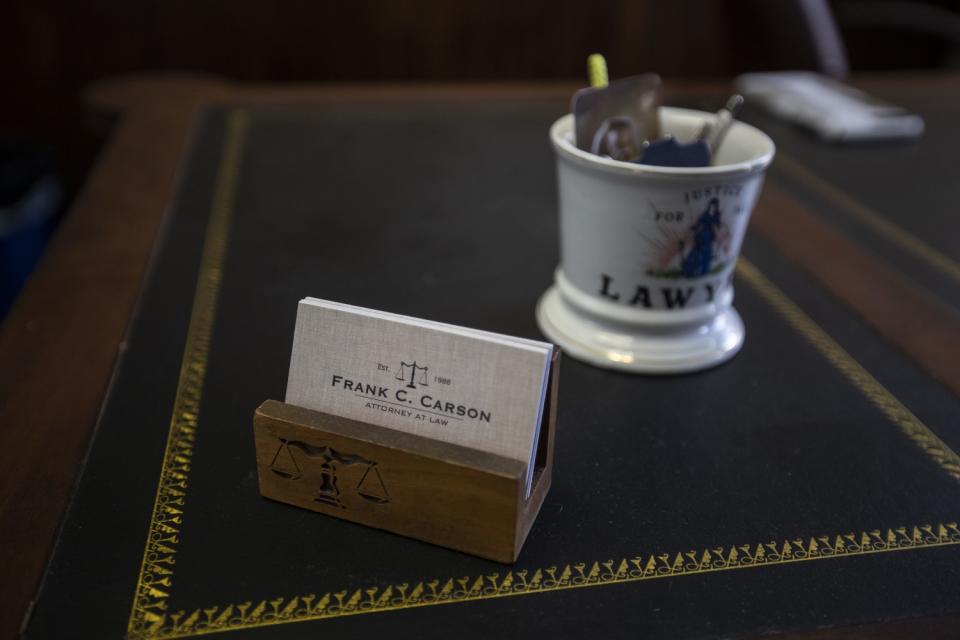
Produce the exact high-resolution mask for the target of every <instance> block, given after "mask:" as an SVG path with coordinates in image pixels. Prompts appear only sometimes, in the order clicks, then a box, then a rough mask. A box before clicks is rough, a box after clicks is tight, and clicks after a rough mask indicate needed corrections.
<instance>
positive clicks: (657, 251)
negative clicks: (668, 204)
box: [640, 197, 732, 278]
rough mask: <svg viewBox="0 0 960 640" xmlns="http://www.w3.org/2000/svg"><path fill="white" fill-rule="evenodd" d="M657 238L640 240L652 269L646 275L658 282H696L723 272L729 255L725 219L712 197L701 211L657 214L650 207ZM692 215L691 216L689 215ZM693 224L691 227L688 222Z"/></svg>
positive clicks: (722, 210) (648, 269)
mask: <svg viewBox="0 0 960 640" xmlns="http://www.w3.org/2000/svg"><path fill="white" fill-rule="evenodd" d="M651 207H653V210H654V218H655V220H656V222H657V225H656V229H657V231H659V236H657V237H650V236H648V235H646V234H644V233H641V234H640V236H641V238H642V239H643V240H644V242H646V243H647V244H648V246H649V252H648V253H647V255H648V256H651V257H652V261H653V263H654V264H653V265H649V264H648V267H647V275H650V276H654V277H657V278H699V277H702V276H707V275H711V274H714V273H717V272H719V271H722V270H723V269H724V267H726V266H727V264H728V263H729V258H730V255H731V248H732V247H731V233H730V227H729V220H728V216H727V215H725V210H724V209H722V208H721V206H720V199H719V198H716V197H713V198H710V200H709V201H708V202H707V204H706V206H705V207H704V208H702V209H692V210H691V209H689V208H688V209H686V210H681V211H660V210H658V209H657V208H656V207H655V206H653V203H651ZM691 213H692V214H693V215H691ZM691 219H692V220H693V222H692V223H691V222H690V220H691Z"/></svg>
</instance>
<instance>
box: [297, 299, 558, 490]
mask: <svg viewBox="0 0 960 640" xmlns="http://www.w3.org/2000/svg"><path fill="white" fill-rule="evenodd" d="M552 355H553V345H550V344H547V343H544V342H537V341H535V340H526V339H523V338H514V337H511V336H505V335H500V334H496V333H489V332H487V331H479V330H476V329H468V328H465V327H457V326H454V325H448V324H443V323H440V322H432V321H429V320H420V319H417V318H411V317H407V316H401V315H396V314H392V313H386V312H383V311H375V310H372V309H364V308H361V307H354V306H351V305H346V304H340V303H336V302H329V301H326V300H319V299H316V298H306V299H304V300H301V301H300V304H299V306H298V308H297V325H296V330H295V332H294V337H293V355H292V356H291V358H290V376H289V378H288V380H287V396H286V402H287V403H288V404H293V405H297V406H301V407H306V408H308V409H314V410H317V411H323V412H325V413H329V414H333V415H338V416H342V417H345V418H351V419H354V420H361V421H363V422H368V423H371V424H376V425H379V426H382V427H388V428H391V429H396V430H398V431H405V432H408V433H412V434H415V435H418V436H424V437H427V438H433V439H436V440H442V441H444V442H450V443H453V444H457V445H460V446H464V447H469V448H471V449H479V450H481V451H487V452H490V453H495V454H498V455H501V456H504V457H507V458H511V459H514V460H519V461H521V462H523V463H525V464H526V465H527V475H526V493H527V495H529V493H530V485H531V481H532V479H533V463H534V456H535V455H536V450H537V443H538V441H539V438H540V423H541V421H542V418H543V411H544V400H545V398H546V393H547V380H548V377H549V372H550V361H551V358H552Z"/></svg>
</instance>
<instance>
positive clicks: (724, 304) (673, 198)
mask: <svg viewBox="0 0 960 640" xmlns="http://www.w3.org/2000/svg"><path fill="white" fill-rule="evenodd" d="M714 118H715V115H714V114H711V113H706V112H701V111H692V110H689V109H678V108H673V107H662V108H661V109H660V122H661V128H662V129H663V131H664V132H665V133H668V134H671V135H672V136H674V137H675V138H676V139H677V140H678V141H680V142H685V141H690V140H693V139H694V138H695V137H696V135H697V133H698V132H699V131H700V129H701V128H702V126H703V124H704V122H706V121H712V120H713V119H714ZM550 139H551V142H552V143H553V148H554V151H555V153H556V157H557V181H558V192H559V204H560V266H559V267H558V268H557V271H556V275H555V282H554V285H553V286H552V287H551V288H550V289H549V290H548V291H547V292H546V293H545V294H544V296H543V297H542V298H541V300H540V302H539V304H538V306H537V321H538V323H539V325H540V328H541V329H542V330H543V332H544V334H545V335H546V336H547V337H548V338H550V339H551V340H552V341H553V342H555V343H557V344H558V345H560V346H561V347H562V348H563V349H564V350H565V351H566V352H567V353H568V354H569V355H571V356H573V357H575V358H577V359H579V360H583V361H586V362H589V363H591V364H594V365H598V366H602V367H607V368H612V369H622V370H628V371H635V372H644V373H679V372H684V371H695V370H698V369H703V368H706V367H710V366H713V365H716V364H719V363H721V362H723V361H725V360H727V359H729V358H731V357H732V356H733V355H734V354H735V353H736V352H737V351H738V350H739V349H740V347H741V345H742V344H743V338H744V328H743V322H742V321H741V319H740V316H739V315H738V314H737V312H736V310H735V309H734V308H733V306H732V303H733V286H732V282H731V281H732V278H733V271H734V267H735V266H736V260H737V256H738V255H739V253H740V246H741V244H742V243H743V237H744V234H745V233H746V229H747V222H748V221H749V219H750V213H751V211H752V210H753V206H754V203H755V202H756V200H757V196H758V195H759V193H760V188H761V186H762V184H763V176H764V172H765V170H766V168H767V166H768V165H769V164H770V162H771V160H772V159H773V155H774V144H773V141H772V140H770V138H769V137H768V136H767V135H766V134H764V133H763V132H762V131H760V130H758V129H756V128H754V127H751V126H750V125H747V124H744V123H742V122H734V123H733V125H732V126H731V128H730V130H729V131H728V132H727V135H726V137H725V138H724V140H723V143H722V144H721V145H720V147H719V149H718V152H717V153H716V156H715V158H714V164H712V165H711V166H708V167H660V166H653V165H644V164H635V163H631V162H620V161H617V160H612V159H610V158H605V157H601V156H598V155H594V154H592V153H589V152H587V151H583V150H581V149H578V148H577V147H576V145H575V144H574V139H573V116H571V115H566V116H564V117H562V118H560V119H559V120H557V121H556V122H555V123H554V124H553V126H552V127H551V128H550Z"/></svg>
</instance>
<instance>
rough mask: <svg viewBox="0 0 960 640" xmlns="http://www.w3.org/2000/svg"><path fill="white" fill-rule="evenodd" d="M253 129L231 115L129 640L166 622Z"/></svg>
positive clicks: (244, 117) (241, 115) (242, 115)
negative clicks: (244, 159)
mask: <svg viewBox="0 0 960 640" xmlns="http://www.w3.org/2000/svg"><path fill="white" fill-rule="evenodd" d="M249 124H250V117H249V114H248V113H247V112H246V111H242V110H236V111H231V112H230V116H229V118H228V120H227V131H226V140H225V142H224V148H223V158H222V160H221V163H220V169H219V172H218V175H217V181H216V187H215V191H214V194H213V202H212V207H211V212H210V220H209V222H208V223H207V233H206V238H205V239H204V244H203V253H202V255H201V258H200V272H199V274H198V276H197V287H196V290H195V292H194V297H193V310H192V311H191V313H190V325H189V328H188V329H187V339H186V344H185V346H184V352H183V362H182V363H181V365H180V377H179V380H178V382H177V391H176V396H175V399H174V403H173V415H172V416H171V418H170V430H169V433H168V435H167V446H166V450H165V451H164V454H163V464H162V466H161V467H160V481H159V483H158V484H157V493H156V496H155V497H154V500H153V513H152V515H151V517H150V528H149V530H148V532H147V541H146V546H145V548H144V551H143V559H142V561H141V564H140V574H139V575H138V576H137V587H136V591H135V593H134V598H133V607H132V610H131V612H130V620H129V622H128V624H127V631H128V634H129V635H130V636H131V637H135V636H142V635H143V631H144V629H147V628H150V627H151V626H152V625H154V624H156V622H157V621H158V620H162V619H163V618H164V616H165V615H166V611H167V601H168V598H169V597H170V589H171V588H172V586H173V584H172V580H173V570H174V566H175V564H176V552H177V544H179V542H180V525H181V524H182V518H183V509H184V501H185V498H186V491H187V480H188V478H189V475H190V462H191V459H192V457H193V445H194V442H195V440H196V433H197V419H198V416H199V413H200V398H201V396H202V394H203V383H204V379H205V377H206V373H207V357H208V355H209V351H210V337H211V333H212V332H213V321H214V318H215V317H216V312H217V298H218V296H219V294H220V282H221V280H222V278H223V261H224V257H225V255H226V250H227V239H228V236H229V233H230V222H231V219H232V217H233V196H234V192H235V187H236V182H237V175H238V174H239V169H240V158H241V153H242V150H243V145H244V141H245V139H246V133H247V128H248V127H249Z"/></svg>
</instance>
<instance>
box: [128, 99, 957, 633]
mask: <svg viewBox="0 0 960 640" xmlns="http://www.w3.org/2000/svg"><path fill="white" fill-rule="evenodd" d="M249 123H250V118H249V114H248V113H247V112H246V111H244V110H239V109H238V110H233V111H231V112H230V113H229V115H228V119H227V133H226V140H225V143H224V151H223V158H222V161H221V165H220V170H219V173H218V176H217V183H216V188H215V192H214V198H213V203H212V209H211V214H210V220H209V222H208V227H207V234H206V238H205V241H204V247H203V254H202V257H201V264H200V273H199V276H198V279H197V287H196V292H195V295H194V301H193V310H192V312H191V317H190V325H189V329H188V331H187V339H186V344H185V347H184V356H183V363H182V365H181V370H180V378H179V382H178V386H177V391H176V396H175V400H174V408H173V414H172V417H171V421H170V431H169V434H168V440H167V445H166V450H165V452H164V458H163V464H162V466H161V473H160V481H159V483H158V487H157V493H156V497H155V499H154V505H153V512H152V515H151V520H150V527H149V530H148V533H147V541H146V545H145V549H144V555H143V559H142V563H141V568H140V573H139V576H138V578H137V584H136V591H135V594H134V599H133V605H132V609H131V613H130V619H129V623H128V627H127V633H128V637H130V638H135V639H148V638H180V637H186V636H191V635H201V634H207V633H215V632H223V631H232V630H238V629H249V628H254V627H263V626H269V625H275V624H283V623H290V622H302V621H307V620H320V619H324V618H332V617H340V616H348V615H357V614H362V613H374V612H380V611H392V610H396V609H406V608H413V607H422V606H429V605H437V604H447V603H453V602H467V601H473V600H482V599H489V598H502V597H507V596H516V595H529V594H535V593H542V592H547V591H557V590H562V589H574V588H585V587H592V586H600V585H611V584H620V583H625V582H636V581H642V580H654V579H657V578H665V577H675V576H681V575H696V574H703V573H713V572H718V571H729V570H733V569H745V568H750V567H758V566H770V565H780V564H789V563H795V562H801V561H809V560H822V559H827V558H836V557H851V556H861V555H868V554H876V553H884V552H891V551H903V550H910V549H919V548H931V547H941V546H948V545H958V544H960V529H958V525H957V523H956V522H947V523H937V524H924V525H916V526H911V527H900V528H897V529H887V530H885V531H881V530H879V529H878V530H872V531H860V532H857V533H853V532H849V533H844V534H837V535H825V536H819V537H813V538H809V539H807V538H794V539H783V540H780V541H771V542H761V543H754V544H743V545H734V546H729V547H726V546H720V547H716V548H707V549H701V550H691V551H680V552H676V553H661V552H657V553H651V554H641V555H636V556H634V557H632V558H621V559H620V560H612V559H611V560H606V561H594V562H592V563H587V562H581V563H571V564H566V565H564V566H563V567H562V568H559V567H556V566H553V567H546V568H540V569H536V570H533V571H530V570H523V569H520V570H513V571H507V572H505V573H500V572H498V573H494V574H490V575H485V576H474V577H462V578H448V579H446V580H440V579H436V580H430V581H419V582H417V583H416V584H415V585H414V586H413V587H412V588H410V584H408V583H402V584H394V585H388V586H386V587H379V586H371V587H369V588H355V589H343V590H340V591H336V592H328V593H325V594H323V595H322V596H320V597H319V598H318V597H317V596H316V595H315V594H308V595H305V596H294V597H290V598H287V597H280V598H276V599H273V600H260V601H259V602H258V603H257V604H254V603H253V602H252V601H251V602H244V603H240V604H228V605H222V606H221V605H214V606H210V607H201V608H196V609H193V610H192V611H190V612H188V611H185V610H179V611H169V598H170V594H171V590H172V586H173V584H172V579H173V574H174V567H175V563H176V551H177V545H178V544H179V532H180V526H181V524H182V516H183V509H184V506H185V498H186V490H187V480H188V478H189V473H190V463H191V458H192V455H193V445H194V442H195V438H196V430H197V427H198V423H197V419H198V415H199V408H200V399H201V395H202V391H203V383H204V378H205V374H206V366H207V358H208V354H209V345H210V339H211V334H212V331H213V322H214V317H215V314H216V308H217V298H218V295H219V289H220V282H221V279H222V276H223V273H222V269H223V262H224V258H225V254H226V247H227V239H228V235H229V230H230V222H231V219H232V213H233V197H234V191H235V187H236V183H237V177H238V174H239V169H240V160H241V157H242V151H243V146H244V143H245V140H246V134H247V130H248V127H249ZM738 274H739V275H740V276H741V277H742V278H743V279H745V280H746V281H747V282H748V283H749V284H750V285H751V286H752V287H753V288H755V289H756V290H757V291H758V292H759V293H760V295H761V296H762V297H763V298H764V299H765V300H766V301H767V302H768V303H769V304H771V306H773V308H774V309H776V310H777V311H778V312H779V313H780V315H782V316H783V317H784V319H785V320H786V321H787V323H788V324H789V325H790V326H791V327H793V328H794V329H795V330H797V331H798V332H799V333H800V334H801V335H802V336H804V338H806V339H807V340H808V341H809V342H810V343H811V345H813V346H814V348H816V349H817V350H818V351H819V352H820V353H821V354H822V355H823V356H824V357H825V358H826V359H827V360H828V362H830V363H831V364H832V365H833V366H834V367H835V368H837V369H838V370H839V371H840V372H841V373H842V374H843V375H844V376H845V377H846V378H847V379H849V380H850V381H851V382H852V383H853V384H854V386H855V387H856V388H857V389H859V390H860V391H861V392H862V393H863V394H864V395H865V396H866V397H867V398H869V399H870V401H871V402H873V403H874V404H875V405H876V406H877V407H878V408H879V409H880V410H881V411H882V412H883V413H884V414H885V415H887V417H888V418H890V420H891V421H893V423H894V424H896V425H897V426H898V427H899V428H900V429H901V430H903V431H904V432H905V433H906V435H907V436H908V437H910V439H911V440H913V441H914V442H915V443H916V444H918V445H919V446H920V447H921V448H922V449H923V450H924V451H926V452H927V454H928V455H930V456H931V457H932V458H933V459H934V460H935V461H936V462H937V463H938V464H939V465H940V466H941V467H942V468H944V469H945V470H946V471H947V473H949V474H950V475H951V476H952V477H954V478H955V479H958V480H960V458H958V456H957V454H956V453H954V452H953V451H952V450H950V448H949V447H947V445H946V444H945V443H944V442H943V441H942V440H940V439H939V438H938V437H937V436H936V435H935V434H934V433H933V432H932V431H931V430H930V429H929V427H927V426H926V425H924V424H923V423H922V422H921V421H920V420H919V419H918V418H917V417H916V416H914V415H913V414H912V413H911V412H910V411H909V410H908V409H907V408H906V407H904V406H903V404H901V403H900V402H899V400H897V399H896V398H895V397H894V396H893V395H892V394H891V393H890V392H889V391H888V390H887V389H886V388H885V387H883V385H881V384H880V383H879V382H878V381H877V380H876V379H875V378H874V377H873V376H872V375H870V373H869V372H867V371H866V370H865V369H864V368H863V367H862V366H861V365H860V364H859V363H858V362H857V361H856V360H854V359H853V357H852V356H850V354H848V353H847V352H846V351H844V350H843V348H842V347H840V345H838V344H837V343H836V342H835V341H834V340H833V339H832V338H831V337H830V336H829V335H828V334H827V333H826V332H824V331H823V330H822V329H821V328H820V327H819V326H817V325H816V323H814V322H813V320H812V319H811V318H810V317H809V316H807V315H806V314H805V313H804V312H803V311H802V310H801V309H800V308H799V307H798V306H797V305H796V304H795V303H793V302H792V301H791V300H790V299H789V298H787V297H786V295H785V294H783V292H781V291H780V290H779V289H778V288H777V287H776V286H775V285H774V284H773V283H772V282H770V281H769V280H768V279H767V278H766V277H765V276H763V274H761V273H760V271H759V270H758V269H757V268H756V267H755V266H754V265H753V264H751V263H750V262H749V261H747V260H746V259H744V258H741V259H740V263H739V264H738Z"/></svg>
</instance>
